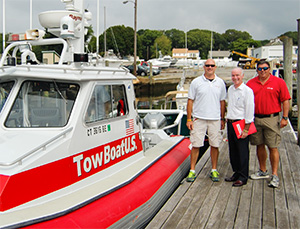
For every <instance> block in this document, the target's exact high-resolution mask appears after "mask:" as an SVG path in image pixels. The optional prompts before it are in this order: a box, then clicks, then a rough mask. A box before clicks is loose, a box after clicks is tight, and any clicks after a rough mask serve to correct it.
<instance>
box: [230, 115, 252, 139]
mask: <svg viewBox="0 0 300 229" xmlns="http://www.w3.org/2000/svg"><path fill="white" fill-rule="evenodd" d="M232 126H233V129H234V131H235V134H236V136H237V138H238V139H239V138H241V135H242V132H243V130H244V128H245V119H242V120H240V121H236V122H233V123H232ZM256 132H257V130H256V127H255V125H254V122H251V124H250V127H249V131H248V135H250V134H254V133H256Z"/></svg>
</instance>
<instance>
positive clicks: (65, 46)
mask: <svg viewBox="0 0 300 229" xmlns="http://www.w3.org/2000/svg"><path fill="white" fill-rule="evenodd" d="M28 44H31V45H33V46H41V45H56V44H63V49H62V52H61V55H60V59H59V63H58V64H59V65H62V64H63V63H64V61H65V59H66V54H67V50H68V43H67V42H66V41H65V40H64V39H62V38H51V39H40V40H26V41H15V42H13V43H11V44H10V45H8V46H7V47H6V49H5V50H4V52H3V55H2V58H1V61H0V67H3V65H4V62H5V59H6V57H7V56H8V52H9V50H11V49H12V48H16V47H21V46H24V45H28ZM16 53H17V52H16V50H14V52H13V55H16ZM13 57H15V56H13Z"/></svg>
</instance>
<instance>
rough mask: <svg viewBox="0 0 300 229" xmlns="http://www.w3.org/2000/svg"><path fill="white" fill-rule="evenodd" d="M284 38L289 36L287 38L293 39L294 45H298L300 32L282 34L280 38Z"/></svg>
mask: <svg viewBox="0 0 300 229" xmlns="http://www.w3.org/2000/svg"><path fill="white" fill-rule="evenodd" d="M283 36H287V37H290V38H292V39H293V44H294V45H298V32H297V31H295V32H292V31H289V32H286V33H284V34H281V35H280V36H279V37H283Z"/></svg>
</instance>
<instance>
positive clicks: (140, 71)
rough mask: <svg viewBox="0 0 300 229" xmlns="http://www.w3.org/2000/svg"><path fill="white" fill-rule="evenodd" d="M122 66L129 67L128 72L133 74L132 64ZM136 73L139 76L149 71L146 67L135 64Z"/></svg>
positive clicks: (145, 74)
mask: <svg viewBox="0 0 300 229" xmlns="http://www.w3.org/2000/svg"><path fill="white" fill-rule="evenodd" d="M124 67H125V68H127V69H129V71H130V73H132V74H133V65H127V66H124ZM136 73H137V75H139V76H147V75H148V74H149V71H148V70H147V69H146V68H144V67H143V66H141V65H137V66H136Z"/></svg>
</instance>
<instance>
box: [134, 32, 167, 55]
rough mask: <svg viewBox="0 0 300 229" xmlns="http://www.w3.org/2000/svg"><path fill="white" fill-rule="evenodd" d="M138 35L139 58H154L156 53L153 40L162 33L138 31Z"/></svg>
mask: <svg viewBox="0 0 300 229" xmlns="http://www.w3.org/2000/svg"><path fill="white" fill-rule="evenodd" d="M139 34H140V36H139V46H138V49H139V50H140V52H139V53H140V54H141V56H140V57H141V58H143V59H146V60H148V59H150V58H154V57H156V56H157V53H158V52H157V48H156V43H155V40H156V38H158V37H160V36H162V35H163V31H158V30H150V29H146V30H142V31H139Z"/></svg>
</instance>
